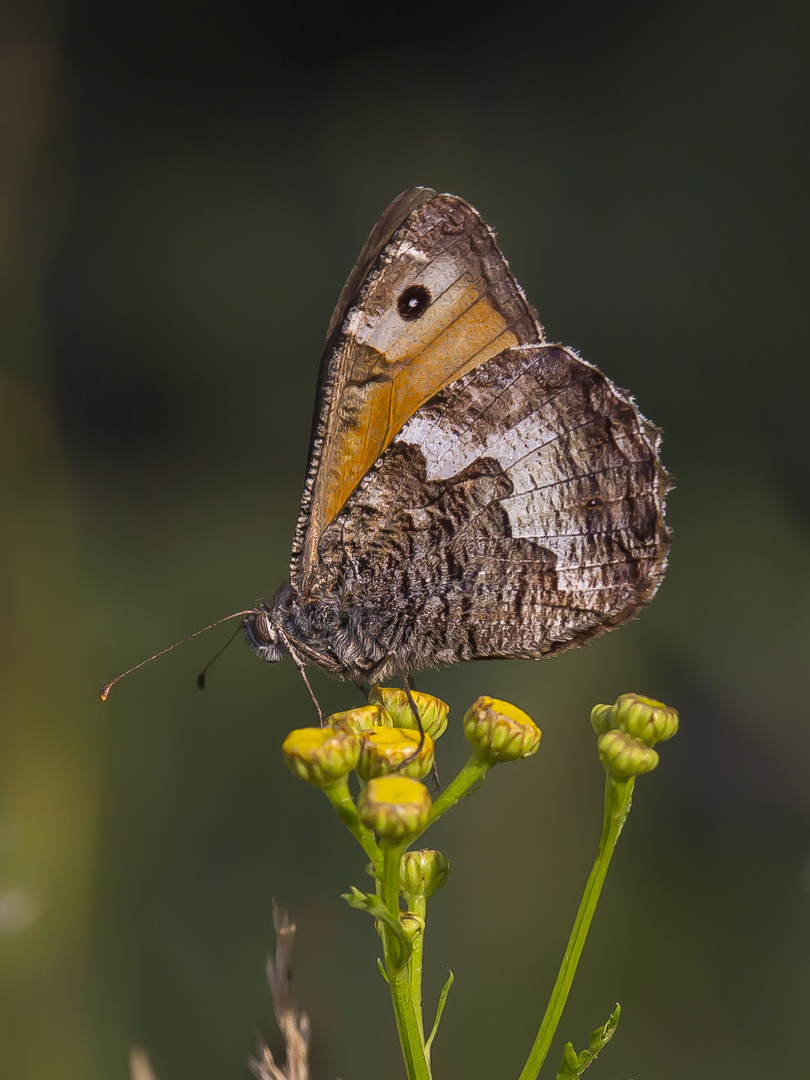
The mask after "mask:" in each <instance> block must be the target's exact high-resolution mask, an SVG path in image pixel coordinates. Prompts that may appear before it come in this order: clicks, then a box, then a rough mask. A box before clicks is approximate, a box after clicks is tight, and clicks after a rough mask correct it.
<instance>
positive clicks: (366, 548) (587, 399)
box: [244, 187, 670, 688]
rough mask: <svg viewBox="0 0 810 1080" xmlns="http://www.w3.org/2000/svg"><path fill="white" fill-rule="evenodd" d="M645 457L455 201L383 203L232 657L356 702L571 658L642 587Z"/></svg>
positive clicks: (651, 536)
mask: <svg viewBox="0 0 810 1080" xmlns="http://www.w3.org/2000/svg"><path fill="white" fill-rule="evenodd" d="M659 444H660V432H659V431H658V429H657V428H655V427H654V426H653V425H652V424H650V423H649V422H648V421H647V420H646V419H645V418H644V417H643V416H642V415H641V413H640V412H639V411H638V409H637V408H636V406H635V404H634V403H633V400H632V398H630V397H629V395H627V394H626V393H624V392H623V391H621V390H619V389H617V387H616V386H614V384H613V383H612V382H611V381H610V380H609V379H608V378H607V377H606V376H605V375H603V374H602V373H601V371H599V370H598V369H597V368H596V367H594V366H593V365H592V364H589V363H588V362H587V361H585V360H583V359H582V358H581V357H579V356H578V355H577V354H576V353H575V352H574V351H573V350H572V349H570V348H566V347H564V346H562V345H559V344H554V343H552V342H549V341H547V340H546V338H545V333H544V330H543V327H542V325H541V324H540V321H539V318H538V316H537V314H536V312H535V310H534V308H532V307H531V305H530V304H529V303H528V302H527V300H526V297H525V295H524V293H523V290H522V289H521V287H520V285H519V284H518V283H517V281H516V280H515V278H514V277H513V276H512V273H511V271H510V269H509V266H508V264H507V262H506V260H505V258H504V257H503V255H502V254H501V252H500V250H499V248H498V245H497V243H496V240H495V235H494V233H493V232H492V230H491V229H490V228H489V227H488V226H487V225H486V224H485V223H484V221H483V220H482V219H481V217H480V216H479V214H478V213H477V212H476V211H475V210H474V209H473V208H472V207H471V206H470V205H469V204H468V203H466V202H464V201H463V200H462V199H460V198H457V197H456V196H454V195H447V194H444V195H442V194H437V192H435V191H433V190H432V189H430V188H424V187H418V188H413V189H412V190H409V191H405V192H403V193H402V194H401V195H400V196H399V197H398V198H396V199H395V200H394V202H393V203H391V205H390V206H389V207H388V209H387V210H386V211H385V213H384V214H383V215H382V217H381V218H380V220H379V221H378V222H377V224H376V225H375V227H374V229H373V230H372V232H371V235H370V236H369V238H368V240H367V241H366V244H365V246H364V247H363V250H362V252H361V254H360V257H359V259H358V261H357V264H356V265H355V267H354V269H353V270H352V272H351V274H350V276H349V279H348V281H347V282H346V285H345V287H344V289H343V292H342V293H341V295H340V298H339V300H338V303H337V306H336V308H335V311H334V314H333V315H332V319H331V322H330V324H329V329H328V332H327V335H326V344H325V347H324V351H323V355H322V358H321V365H320V372H319V375H318V387H317V396H316V402H315V411H314V418H313V426H312V435H311V442H310V451H309V465H308V467H307V473H306V482H305V485H304V494H303V499H302V502H301V510H300V513H299V515H298V522H297V525H296V529H295V536H294V540H293V545H292V555H291V561H290V580H289V582H288V583H287V584H285V585H284V586H283V587H282V588H281V589H279V591H278V592H277V593H276V594H275V596H274V597H273V599H272V600H270V601H269V602H261V603H259V604H258V605H257V607H256V609H255V610H254V611H252V612H251V613H250V614H249V615H248V617H247V619H246V620H245V622H244V631H245V635H246V637H247V640H248V642H249V643H250V645H251V646H252V647H253V649H254V650H255V651H256V653H257V654H258V655H259V656H260V657H261V658H262V659H263V660H266V661H268V662H271V663H272V662H275V661H278V660H281V659H282V657H284V656H285V655H288V656H290V657H291V658H292V659H293V660H294V661H295V663H296V665H297V666H298V667H299V670H301V672H302V673H303V672H304V669H305V668H306V667H307V666H310V665H314V666H315V667H317V668H320V669H321V670H322V671H324V672H326V673H327V674H329V675H332V676H335V677H337V678H339V679H345V680H351V681H353V682H355V683H357V684H358V685H359V686H361V687H363V688H369V687H371V686H373V685H374V684H376V683H379V682H380V681H381V680H384V679H386V678H388V677H390V676H391V675H393V674H395V675H398V676H399V677H400V678H402V679H403V680H404V681H405V682H406V685H408V684H409V683H410V680H411V677H412V674H413V672H415V671H419V670H421V669H425V668H429V667H437V666H439V665H444V664H453V663H456V662H458V661H462V660H480V659H485V658H495V657H500V658H507V657H523V658H530V659H536V658H539V657H544V656H550V655H553V654H555V653H559V652H562V651H563V650H564V649H567V648H569V647H571V646H576V645H583V644H585V643H586V642H588V641H590V640H591V639H592V638H594V637H596V636H598V635H599V634H601V633H603V632H604V631H606V630H609V629H611V628H612V627H614V626H618V625H620V624H621V623H623V622H625V621H626V620H628V619H630V618H632V617H633V616H634V615H636V613H637V612H638V611H639V609H640V608H641V607H642V606H643V605H645V604H646V603H648V602H649V601H650V600H651V599H652V597H653V596H654V595H655V592H656V590H657V589H658V586H659V585H660V583H661V580H662V578H663V576H664V573H665V570H666V564H667V554H668V550H669V543H670V535H669V531H668V529H667V527H666V525H665V522H664V498H665V495H666V492H667V490H668V488H669V480H668V476H667V473H666V472H665V470H664V469H663V467H662V465H661V463H660V461H659V457H658V450H659Z"/></svg>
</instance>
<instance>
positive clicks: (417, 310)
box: [397, 285, 430, 321]
mask: <svg viewBox="0 0 810 1080" xmlns="http://www.w3.org/2000/svg"><path fill="white" fill-rule="evenodd" d="M429 306H430V290H429V289H428V288H427V287H426V286H424V285H409V286H408V288H407V289H405V291H404V292H401V293H400V294H399V299H398V300H397V311H398V312H399V314H400V315H401V316H402V318H403V319H405V320H407V321H410V320H411V319H418V318H419V316H420V315H424V313H425V312H426V311H427V309H428V307H429Z"/></svg>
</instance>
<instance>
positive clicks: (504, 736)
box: [463, 697, 541, 764]
mask: <svg viewBox="0 0 810 1080" xmlns="http://www.w3.org/2000/svg"><path fill="white" fill-rule="evenodd" d="M463 724H464V734H465V735H466V737H467V740H468V742H470V743H471V744H472V746H473V749H474V750H476V751H477V753H478V754H479V755H481V757H483V758H485V759H488V760H489V761H490V762H491V763H492V764H495V762H498V761H518V760H519V759H520V758H525V757H531V755H532V754H535V753H537V750H538V747H539V746H540V734H541V733H540V728H539V727H537V725H536V724H535V722H534V721H533V720H532V719H531V717H530V716H527V714H526V713H525V712H523V710H522V709H518V708H517V707H516V706H515V705H510V704H509V702H508V701H498V700H497V699H496V698H491V697H480V698H478V700H477V701H474V702H473V704H472V705H471V706H470V707H469V709H468V710H467V712H466V714H465V716H464V721H463Z"/></svg>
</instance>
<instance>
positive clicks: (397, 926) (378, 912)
mask: <svg viewBox="0 0 810 1080" xmlns="http://www.w3.org/2000/svg"><path fill="white" fill-rule="evenodd" d="M351 889H352V891H351V892H348V893H341V897H342V899H344V900H345V901H346V903H347V904H348V905H349V907H353V908H356V909H357V910H358V911H367V912H368V913H369V915H373V916H374V918H375V919H378V920H379V921H380V922H383V923H385V925H386V926H387V927H388V928H389V929H390V930H391V931H392V933H393V934H394V937H395V938H396V939H397V944H398V945H399V947H400V950H401V953H400V956H401V959H400V961H399V963H400V964H406V963H407V962H408V959H409V958H410V955H411V953H412V952H413V942H412V941H411V939H410V938H409V937H408V935H407V934H406V933H405V929H404V927H403V925H402V923H401V922H400V921H399V919H397V918H396V917H395V916H393V915H392V914H391V912H390V911H389V910H388V908H387V907H386V906H385V904H384V903H383V902H382V900H380V898H379V896H374V895H373V894H371V893H364V892H361V891H360V889H358V888H357V887H356V886H355V885H352V887H351Z"/></svg>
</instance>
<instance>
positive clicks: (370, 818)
mask: <svg viewBox="0 0 810 1080" xmlns="http://www.w3.org/2000/svg"><path fill="white" fill-rule="evenodd" d="M431 805H432V804H431V801H430V795H428V790H427V788H426V787H425V785H424V784H420V783H419V781H418V780H411V778H410V777H409V776H378V777H375V778H373V779H371V780H369V782H368V783H367V784H366V786H365V787H364V788H363V790H362V791H361V792H360V794H359V795H358V797H357V812H358V814H359V815H360V820H361V821H362V823H363V824H364V825H365V826H366V828H368V829H371V831H372V832H373V833H374V835H375V836H376V837H377V839H378V840H390V841H392V842H397V843H401V842H403V841H407V840H408V839H409V838H410V837H415V836H417V835H418V834H419V833H420V832H422V830H423V829H424V828H425V827H426V826H427V823H428V821H429V820H430V810H431Z"/></svg>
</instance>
